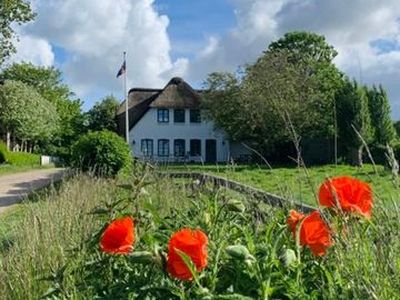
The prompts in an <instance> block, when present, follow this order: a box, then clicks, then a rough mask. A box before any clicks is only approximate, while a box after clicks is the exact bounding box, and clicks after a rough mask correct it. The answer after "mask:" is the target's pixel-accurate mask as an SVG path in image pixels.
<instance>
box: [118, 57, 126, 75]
mask: <svg viewBox="0 0 400 300" xmlns="http://www.w3.org/2000/svg"><path fill="white" fill-rule="evenodd" d="M125 72H126V61H125V60H124V62H123V63H122V66H121V68H120V69H119V71H118V73H117V78H118V77H119V76H121V75H123V74H125Z"/></svg>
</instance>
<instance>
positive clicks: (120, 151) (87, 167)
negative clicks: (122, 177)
mask: <svg viewBox="0 0 400 300" xmlns="http://www.w3.org/2000/svg"><path fill="white" fill-rule="evenodd" d="M131 163H132V156H131V152H130V149H129V146H128V145H127V144H126V143H125V141H124V140H123V139H122V138H121V137H119V136H118V135H117V134H116V133H113V132H110V131H97V132H89V133H87V134H85V135H83V136H81V137H80V139H79V140H78V141H77V142H76V143H75V144H74V145H73V148H72V165H73V167H75V168H77V169H80V170H82V171H84V172H87V171H90V172H93V173H94V174H95V175H100V176H115V175H117V174H118V172H120V171H121V170H122V169H123V168H125V167H129V166H130V164H131Z"/></svg>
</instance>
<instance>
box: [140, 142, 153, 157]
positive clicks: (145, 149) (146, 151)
mask: <svg viewBox="0 0 400 300" xmlns="http://www.w3.org/2000/svg"><path fill="white" fill-rule="evenodd" d="M141 150H142V153H143V155H144V156H153V140H150V139H143V140H142V145H141Z"/></svg>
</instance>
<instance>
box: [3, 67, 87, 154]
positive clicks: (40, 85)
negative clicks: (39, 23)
mask: <svg viewBox="0 0 400 300" xmlns="http://www.w3.org/2000/svg"><path fill="white" fill-rule="evenodd" d="M0 79H3V80H14V81H20V82H23V83H25V84H27V85H29V86H30V87H32V89H34V90H36V91H37V92H38V93H39V94H40V95H41V96H42V97H43V98H44V99H45V100H46V101H47V102H48V103H49V104H51V105H52V106H54V107H55V109H56V111H57V114H58V116H59V126H58V129H57V132H56V133H55V134H54V136H53V138H52V139H51V141H49V142H48V143H46V144H43V145H41V146H42V148H45V150H46V152H48V153H50V154H57V155H63V154H62V153H65V155H66V153H67V152H68V151H69V150H68V149H66V148H68V147H69V145H71V144H72V143H73V142H74V141H76V140H77V138H78V136H79V134H80V133H82V132H83V131H84V126H83V122H84V118H83V114H82V112H81V106H82V102H81V101H80V100H78V99H74V98H73V93H72V92H71V91H70V89H69V87H68V86H67V85H65V84H64V83H63V81H62V73H61V72H60V71H59V70H57V69H56V68H54V67H40V66H35V65H33V64H31V63H18V64H17V63H15V64H12V65H11V66H9V67H8V68H6V69H4V70H3V72H2V73H1V74H0ZM60 151H61V153H60Z"/></svg>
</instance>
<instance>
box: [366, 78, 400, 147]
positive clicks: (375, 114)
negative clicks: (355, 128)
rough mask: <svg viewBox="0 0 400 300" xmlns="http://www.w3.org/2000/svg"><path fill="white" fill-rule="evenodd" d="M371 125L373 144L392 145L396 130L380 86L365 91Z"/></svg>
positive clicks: (386, 98)
mask: <svg viewBox="0 0 400 300" xmlns="http://www.w3.org/2000/svg"><path fill="white" fill-rule="evenodd" d="M367 93H368V104H369V111H370V114H371V125H372V126H373V128H374V144H377V145H382V146H386V145H392V143H393V142H394V140H395V138H396V130H395V128H394V126H393V121H392V118H391V116H390V103H389V99H388V97H387V94H386V91H385V90H384V89H383V87H382V86H379V89H377V88H376V87H375V86H373V87H372V89H367Z"/></svg>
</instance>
